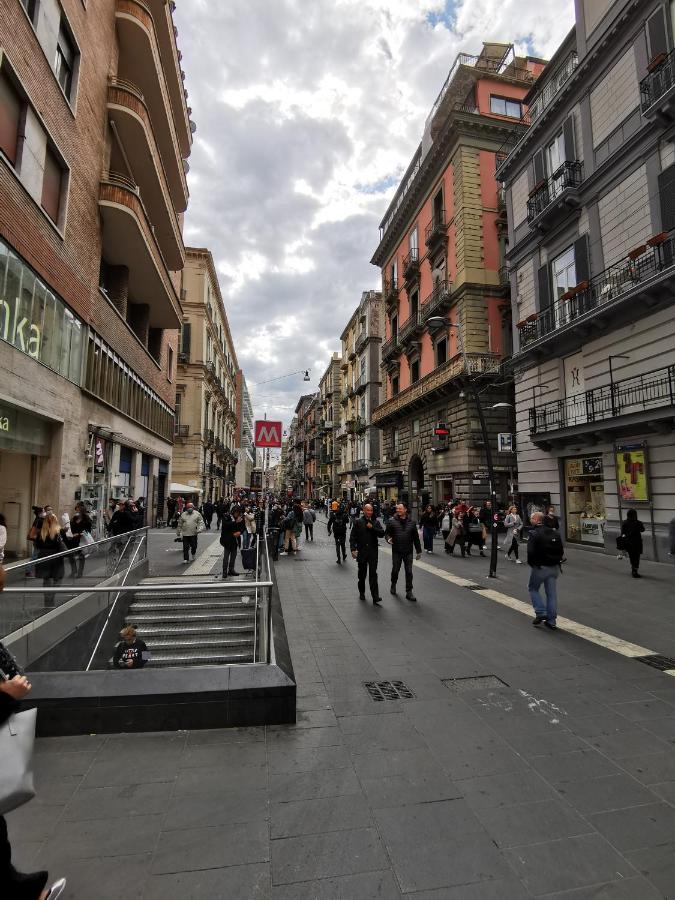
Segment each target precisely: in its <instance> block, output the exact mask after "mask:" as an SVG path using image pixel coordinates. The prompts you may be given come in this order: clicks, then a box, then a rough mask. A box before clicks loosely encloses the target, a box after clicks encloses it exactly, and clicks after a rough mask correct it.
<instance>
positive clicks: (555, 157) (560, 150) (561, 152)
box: [546, 129, 565, 175]
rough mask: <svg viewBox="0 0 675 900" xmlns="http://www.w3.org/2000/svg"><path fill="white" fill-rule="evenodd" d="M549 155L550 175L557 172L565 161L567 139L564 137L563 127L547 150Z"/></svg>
mask: <svg viewBox="0 0 675 900" xmlns="http://www.w3.org/2000/svg"><path fill="white" fill-rule="evenodd" d="M546 155H547V157H548V159H547V162H548V171H549V174H550V175H553V174H554V172H557V171H558V169H559V168H560V166H562V164H563V163H564V162H565V139H564V138H563V133H562V129H561V130H560V131H559V132H558V134H556V136H555V137H554V138H553V140H552V141H551V143H550V144H549V145H548V147H547V150H546Z"/></svg>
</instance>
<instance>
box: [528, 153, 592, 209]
mask: <svg viewBox="0 0 675 900" xmlns="http://www.w3.org/2000/svg"><path fill="white" fill-rule="evenodd" d="M583 177H584V175H583V166H582V164H581V163H580V162H578V161H577V160H575V161H574V162H564V163H563V164H562V165H561V166H560V168H559V169H556V171H555V172H554V173H553V174H552V175H551V176H550V177H549V178H547V179H546V181H544V182H542V184H540V185H539V186H538V187H537V188H536V189H535V190H534V191H533V193H532V195H531V196H530V199H529V200H528V201H527V221H528V222H531V221H532V220H533V219H536V218H537V217H538V216H539V215H541V213H543V212H544V211H545V210H546V209H547V208H548V207H549V206H550V205H551V204H552V203H553V202H554V200H556V199H557V198H558V197H560V196H561V194H562V193H563V192H564V191H565V190H566V189H567V188H577V187H579V185H580V184H581V182H582V181H583Z"/></svg>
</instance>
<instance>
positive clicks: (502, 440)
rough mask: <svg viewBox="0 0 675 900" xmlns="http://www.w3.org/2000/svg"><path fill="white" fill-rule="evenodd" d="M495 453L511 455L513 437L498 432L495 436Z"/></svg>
mask: <svg viewBox="0 0 675 900" xmlns="http://www.w3.org/2000/svg"><path fill="white" fill-rule="evenodd" d="M497 451H498V452H499V453H513V435H512V434H510V433H508V432H503V431H500V432H499V434H498V435H497Z"/></svg>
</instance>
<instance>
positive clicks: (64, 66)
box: [54, 19, 76, 100]
mask: <svg viewBox="0 0 675 900" xmlns="http://www.w3.org/2000/svg"><path fill="white" fill-rule="evenodd" d="M75 57H76V52H75V45H74V43H73V40H72V38H71V37H70V34H69V33H68V31H67V28H66V25H65V22H64V21H63V19H62V20H61V27H60V28H59V39H58V42H57V44H56V61H55V63H54V74H55V75H56V80H57V81H58V83H59V84H60V85H61V90H62V91H63V93H64V94H65V95H66V97H67V98H68V100H70V92H71V90H72V87H73V76H74V73H75Z"/></svg>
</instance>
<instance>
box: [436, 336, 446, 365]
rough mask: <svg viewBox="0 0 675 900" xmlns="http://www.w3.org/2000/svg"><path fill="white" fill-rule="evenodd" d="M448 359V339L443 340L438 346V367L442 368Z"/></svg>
mask: <svg viewBox="0 0 675 900" xmlns="http://www.w3.org/2000/svg"><path fill="white" fill-rule="evenodd" d="M447 359H448V339H447V338H441V340H440V341H438V343H437V344H436V365H437V366H442V365H443V363H444V362H447Z"/></svg>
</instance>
